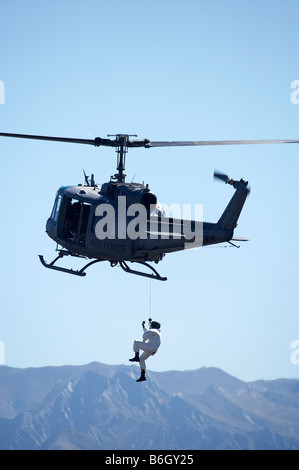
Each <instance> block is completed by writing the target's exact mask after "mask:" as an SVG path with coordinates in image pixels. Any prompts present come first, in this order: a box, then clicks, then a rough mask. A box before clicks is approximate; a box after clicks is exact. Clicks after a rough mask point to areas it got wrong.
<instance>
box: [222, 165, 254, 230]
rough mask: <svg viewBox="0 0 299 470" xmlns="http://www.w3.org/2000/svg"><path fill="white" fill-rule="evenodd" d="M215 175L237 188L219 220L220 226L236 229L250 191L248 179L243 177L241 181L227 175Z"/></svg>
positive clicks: (226, 228) (225, 228)
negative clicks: (245, 179)
mask: <svg viewBox="0 0 299 470" xmlns="http://www.w3.org/2000/svg"><path fill="white" fill-rule="evenodd" d="M214 176H215V177H217V178H220V179H222V180H223V181H225V183H227V184H231V185H232V186H233V187H234V188H235V189H236V191H235V194H234V195H233V197H232V198H231V200H230V201H229V203H228V205H227V207H226V209H225V210H224V212H223V214H222V216H221V217H220V219H219V220H218V227H219V228H222V229H224V230H234V229H235V227H236V225H237V221H238V218H239V216H240V213H241V211H242V208H243V206H244V203H245V201H246V198H247V196H248V193H249V189H248V187H247V186H248V181H244V180H243V179H241V180H240V181H234V180H232V179H229V178H228V177H227V176H226V175H221V174H216V173H215V174H214Z"/></svg>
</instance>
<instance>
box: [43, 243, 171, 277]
mask: <svg viewBox="0 0 299 470" xmlns="http://www.w3.org/2000/svg"><path fill="white" fill-rule="evenodd" d="M68 255H70V256H74V257H76V258H85V257H84V256H80V255H75V254H73V253H70V252H69V251H63V250H61V251H60V252H59V255H58V256H57V257H56V258H55V259H54V260H53V261H52V262H51V263H46V261H45V260H44V257H43V256H42V255H39V259H40V261H41V263H42V265H43V266H44V267H45V268H48V269H53V270H55V271H61V272H63V273H67V274H73V275H74V276H81V277H83V276H86V272H85V271H86V269H87V268H89V266H91V265H92V264H95V263H99V262H100V261H106V260H103V259H95V260H93V261H90V263H87V264H86V265H85V266H83V268H82V269H80V270H77V271H76V270H74V269H68V268H63V267H61V266H56V265H55V263H56V262H57V261H58V260H59V259H61V258H63V257H64V256H68ZM85 259H86V258H85ZM136 263H138V264H141V265H142V266H146V267H147V268H149V269H150V270H151V271H152V272H151V273H146V272H143V271H136V270H135V269H131V268H130V267H129V266H128V264H127V263H126V262H125V261H110V265H111V266H112V267H115V266H117V265H118V264H119V265H120V267H121V268H122V269H123V270H124V271H125V272H126V273H129V274H135V275H136V276H143V277H148V278H150V279H157V280H158V281H166V280H167V277H162V276H160V274H159V273H158V272H157V271H156V270H155V269H154V268H153V267H152V266H151V265H150V264H148V263H145V262H141V261H136Z"/></svg>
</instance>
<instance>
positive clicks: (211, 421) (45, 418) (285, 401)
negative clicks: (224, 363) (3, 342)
mask: <svg viewBox="0 0 299 470" xmlns="http://www.w3.org/2000/svg"><path fill="white" fill-rule="evenodd" d="M138 376H139V368H138V367H137V366H136V365H129V366H123V365H119V366H118V365H116V366H112V365H105V364H101V363H97V362H93V363H90V364H87V365H82V366H60V367H42V368H26V369H18V368H12V367H7V366H0V449H2V450H3V449H5V450H10V449H11V450H43V449H44V450H59V449H60V450H67V449H69V450H76V449H78V450H89V449H105V450H134V449H135V450H143V449H144V450H186V449H188V450H205V449H212V450H216V449H227V450H228V449H240V450H247V449H252V450H261V449H281V450H283V449H284V450H287V449H299V380H297V379H277V380H272V381H265V380H258V381H255V382H244V381H242V380H239V379H237V378H235V377H232V376H231V375H229V374H227V373H226V372H224V371H222V370H220V369H217V368H214V367H209V368H201V369H198V370H194V371H168V372H153V371H148V373H147V377H148V380H147V381H146V382H142V383H136V378H138Z"/></svg>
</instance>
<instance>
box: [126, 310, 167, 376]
mask: <svg viewBox="0 0 299 470" xmlns="http://www.w3.org/2000/svg"><path fill="white" fill-rule="evenodd" d="M148 322H149V329H147V328H146V327H145V321H143V322H142V328H143V332H144V333H143V341H138V340H135V341H134V344H133V351H134V353H135V356H134V357H133V358H132V359H129V361H130V362H139V365H140V370H141V375H140V377H139V379H138V380H136V382H143V381H144V380H146V377H145V371H146V365H145V361H146V360H147V359H148V358H149V357H150V356H153V355H154V354H156V352H157V351H158V349H159V347H160V344H161V332H160V328H161V325H160V323H158V322H157V321H152V319H151V318H149V319H148ZM140 350H142V351H143V353H142V354H141V356H139V352H140Z"/></svg>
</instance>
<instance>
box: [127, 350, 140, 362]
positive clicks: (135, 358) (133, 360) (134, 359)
mask: <svg viewBox="0 0 299 470" xmlns="http://www.w3.org/2000/svg"><path fill="white" fill-rule="evenodd" d="M129 361H130V362H139V352H136V353H135V357H132V359H129Z"/></svg>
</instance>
